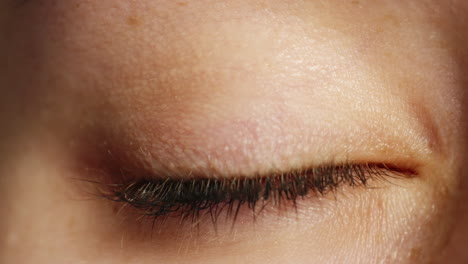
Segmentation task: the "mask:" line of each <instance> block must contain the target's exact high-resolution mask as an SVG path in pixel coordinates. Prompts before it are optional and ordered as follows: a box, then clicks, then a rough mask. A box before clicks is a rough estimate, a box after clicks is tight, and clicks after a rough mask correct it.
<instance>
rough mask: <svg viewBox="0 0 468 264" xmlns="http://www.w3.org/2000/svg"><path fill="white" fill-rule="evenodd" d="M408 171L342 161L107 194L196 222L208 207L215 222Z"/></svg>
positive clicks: (143, 184) (146, 183) (144, 184)
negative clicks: (243, 210) (242, 210)
mask: <svg viewBox="0 0 468 264" xmlns="http://www.w3.org/2000/svg"><path fill="white" fill-rule="evenodd" d="M405 175H406V176H414V175H415V171H412V170H402V169H399V168H397V167H395V166H390V165H388V164H384V163H373V164H369V163H365V164H342V165H338V166H336V165H335V166H332V165H330V166H322V167H318V168H311V169H307V170H292V171H289V172H286V173H276V174H271V175H264V176H262V175H257V176H254V177H237V178H235V177H234V178H206V177H205V178H203V177H194V176H193V175H192V176H191V178H188V179H182V178H154V179H144V180H139V181H133V182H129V183H123V184H114V185H108V186H110V187H111V188H110V191H108V192H107V193H105V194H104V195H105V197H107V198H109V199H111V200H113V201H117V202H121V203H124V204H128V205H131V206H133V207H134V208H137V209H139V210H141V212H143V214H144V215H145V216H151V217H154V219H157V218H160V217H167V216H169V215H176V216H180V217H181V218H182V220H187V219H189V220H191V221H192V222H196V221H197V218H198V217H199V216H200V215H201V213H202V212H203V211H206V212H207V214H209V215H211V217H212V220H213V221H214V222H216V218H217V217H218V216H219V215H220V214H221V212H222V211H223V210H226V212H227V214H228V215H231V216H232V217H233V218H234V220H235V219H236V218H237V214H238V213H239V210H240V207H241V206H247V207H248V208H249V209H251V210H253V211H254V212H255V210H256V207H257V206H258V205H259V204H261V206H262V207H263V206H264V205H265V204H266V203H269V202H272V203H273V204H281V203H282V202H285V201H290V202H292V204H293V205H294V206H296V200H297V199H299V198H303V197H304V196H306V195H308V194H315V195H325V194H327V193H328V192H332V191H335V190H336V189H337V188H339V187H340V186H342V185H344V184H347V185H349V186H352V187H357V186H367V183H368V181H369V180H370V179H387V177H398V176H405Z"/></svg>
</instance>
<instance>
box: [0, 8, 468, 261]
mask: <svg viewBox="0 0 468 264" xmlns="http://www.w3.org/2000/svg"><path fill="white" fill-rule="evenodd" d="M0 10H1V11H0V30H1V32H2V34H1V35H0V36H1V39H0V52H1V57H2V58H6V59H3V60H2V64H0V65H1V69H0V89H1V90H0V91H1V97H0V110H1V111H0V121H1V124H2V129H1V132H0V136H1V137H0V157H1V159H0V201H1V203H0V204H1V205H0V263H466V262H468V255H467V252H466V250H465V248H466V245H467V244H468V240H467V239H468V208H466V205H464V204H466V203H464V202H463V201H466V199H468V188H467V187H468V185H467V183H466V181H467V180H466V179H467V177H468V174H467V173H466V171H467V170H466V168H465V167H464V166H466V164H468V160H467V158H466V157H467V155H466V153H467V152H466V146H467V144H466V136H467V128H466V126H465V124H467V123H468V122H467V121H468V120H467V117H466V113H467V105H468V101H467V97H466V96H467V95H466V87H468V86H467V85H468V80H467V77H466V76H468V66H467V61H466V60H467V58H468V54H467V51H466V48H465V47H467V46H468V43H467V42H468V31H467V30H466V29H467V28H468V22H466V17H468V4H467V2H466V1H462V0H460V1H455V0H454V1H436V0H433V1H429V0H427V1H425V0H417V1H403V0H402V1H399V0H387V1H385V0H380V1H299V0H281V1H280V0H271V1H258V0H238V1H209V0H200V1H186V2H185V1H172V0H152V1H149V0H142V1H124V0H100V1H76V0H60V1H58V0H57V1H56V0H29V1H17V3H16V2H15V1H10V0H8V1H7V0H2V2H1V4H0ZM346 160H351V161H357V162H388V163H394V164H397V165H398V166H402V167H411V168H415V169H416V171H417V172H418V176H417V177H415V178H412V179H393V180H390V182H376V183H374V184H375V186H377V187H379V188H373V189H353V188H349V187H343V188H342V190H339V191H338V192H337V193H336V194H331V195H328V196H326V197H322V198H317V197H309V198H308V199H305V200H302V201H300V202H299V204H298V211H297V212H294V210H274V209H272V210H266V211H265V212H263V213H262V215H260V216H259V218H258V219H257V220H256V222H253V221H252V219H251V217H249V215H248V212H245V213H244V214H242V217H240V219H239V220H238V221H237V222H236V224H235V226H234V227H233V229H232V230H231V231H229V230H230V227H231V225H232V224H231V223H230V221H229V220H228V221H225V222H220V223H219V225H218V227H217V228H218V230H217V232H216V231H215V230H214V228H213V226H212V224H211V223H210V222H209V221H202V223H201V225H200V229H198V231H197V230H196V229H194V228H191V227H188V226H186V225H185V226H179V225H177V224H176V223H170V222H169V223H166V224H164V225H161V226H159V227H158V226H157V227H156V228H154V229H152V228H151V225H150V224H148V223H145V222H143V223H141V222H140V221H138V219H136V218H137V216H135V215H134V214H132V213H131V212H127V211H125V209H123V210H119V206H116V205H115V204H113V203H112V202H110V201H106V200H104V199H99V198H98V197H97V196H95V195H94V194H93V190H94V188H93V184H86V183H84V182H83V181H80V180H76V179H89V180H99V179H101V178H100V177H101V176H102V174H106V173H107V174H110V175H107V176H106V177H107V179H110V180H112V177H113V175H112V173H110V172H109V170H108V169H109V167H112V169H114V171H113V172H115V170H118V169H119V168H120V169H123V170H124V171H133V172H136V171H138V172H140V171H145V172H148V171H149V172H151V173H153V174H155V175H168V176H174V175H176V176H182V177H183V176H184V175H187V174H188V173H190V172H196V173H202V174H206V175H209V176H210V177H233V176H236V175H251V174H252V173H255V172H265V173H266V172H269V171H272V170H288V169H291V168H295V167H304V166H316V165H319V164H323V163H326V162H331V161H338V162H343V161H346ZM103 164H104V165H103ZM109 164H110V165H109ZM114 176H115V175H114Z"/></svg>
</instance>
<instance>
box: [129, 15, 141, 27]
mask: <svg viewBox="0 0 468 264" xmlns="http://www.w3.org/2000/svg"><path fill="white" fill-rule="evenodd" d="M127 25H129V26H138V25H140V20H138V18H136V17H133V16H131V17H128V18H127Z"/></svg>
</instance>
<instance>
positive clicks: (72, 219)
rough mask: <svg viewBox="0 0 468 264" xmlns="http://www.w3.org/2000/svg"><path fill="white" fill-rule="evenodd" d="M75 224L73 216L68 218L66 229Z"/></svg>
mask: <svg viewBox="0 0 468 264" xmlns="http://www.w3.org/2000/svg"><path fill="white" fill-rule="evenodd" d="M74 226H75V218H73V217H72V218H70V220H69V221H68V229H72V228H73V227H74Z"/></svg>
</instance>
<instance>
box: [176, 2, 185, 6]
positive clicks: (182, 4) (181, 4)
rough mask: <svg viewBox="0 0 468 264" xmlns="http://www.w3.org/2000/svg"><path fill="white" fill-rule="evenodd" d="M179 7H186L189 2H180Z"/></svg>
mask: <svg viewBox="0 0 468 264" xmlns="http://www.w3.org/2000/svg"><path fill="white" fill-rule="evenodd" d="M177 5H178V6H186V5H187V2H178V3H177Z"/></svg>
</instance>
